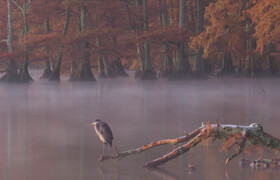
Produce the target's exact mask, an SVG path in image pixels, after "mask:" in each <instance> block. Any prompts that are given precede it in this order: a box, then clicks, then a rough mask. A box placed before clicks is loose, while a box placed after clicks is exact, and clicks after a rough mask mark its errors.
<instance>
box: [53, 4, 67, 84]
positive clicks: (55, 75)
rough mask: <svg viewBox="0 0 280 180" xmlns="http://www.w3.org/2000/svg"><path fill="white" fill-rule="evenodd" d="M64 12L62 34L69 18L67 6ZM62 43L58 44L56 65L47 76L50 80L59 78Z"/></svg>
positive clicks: (64, 33)
mask: <svg viewBox="0 0 280 180" xmlns="http://www.w3.org/2000/svg"><path fill="white" fill-rule="evenodd" d="M65 13H66V18H65V23H64V28H63V31H62V35H63V36H65V35H66V33H67V30H68V24H69V19H70V13H69V9H68V7H67V8H66V10H65ZM63 49H64V47H63V45H60V47H59V49H58V56H57V62H56V66H55V68H54V70H53V72H52V74H51V76H50V78H49V80H50V81H59V80H60V69H61V62H62V56H63Z"/></svg>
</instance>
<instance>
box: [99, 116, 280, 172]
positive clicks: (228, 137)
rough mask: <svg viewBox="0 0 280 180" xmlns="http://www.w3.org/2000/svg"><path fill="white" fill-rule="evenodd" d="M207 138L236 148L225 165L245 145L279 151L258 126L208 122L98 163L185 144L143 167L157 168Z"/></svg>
mask: <svg viewBox="0 0 280 180" xmlns="http://www.w3.org/2000/svg"><path fill="white" fill-rule="evenodd" d="M207 138H212V139H213V140H217V139H218V140H221V141H223V142H227V141H230V142H231V141H233V143H231V145H230V146H229V147H228V149H230V148H232V147H233V146H238V148H237V151H236V152H235V153H234V154H233V155H232V156H231V157H229V158H228V159H227V160H226V164H227V163H228V162H229V161H230V160H232V159H233V158H235V157H237V156H238V155H240V154H241V153H242V152H243V150H244V148H245V146H246V144H247V143H248V144H252V145H261V146H264V147H268V148H271V149H275V150H280V140H279V139H278V138H275V137H273V136H271V135H270V134H268V133H266V132H264V131H263V128H262V126H261V125H260V124H257V123H253V124H250V125H249V126H240V125H220V124H218V123H217V124H210V123H209V122H208V123H206V124H203V125H202V126H201V127H200V128H198V129H196V130H194V131H193V132H192V133H190V134H186V135H185V136H182V137H178V138H175V139H166V140H160V141H155V142H152V143H150V144H146V145H144V146H141V147H139V148H136V149H132V150H128V151H124V152H118V151H117V150H116V154H111V155H107V156H101V158H100V161H104V160H109V159H117V158H123V157H126V156H129V155H134V154H140V153H142V152H144V151H146V150H149V149H151V148H154V147H157V146H160V145H165V144H171V145H172V144H177V143H182V142H186V144H184V145H182V146H180V147H178V148H176V149H174V150H173V151H171V152H169V153H167V154H165V155H163V156H161V157H159V158H157V159H155V160H153V161H150V162H148V163H146V164H145V165H144V167H146V168H151V167H157V166H159V165H162V164H165V163H166V162H168V161H170V160H171V159H174V158H176V157H178V156H180V155H182V154H184V153H186V152H188V151H189V150H190V149H191V148H193V147H195V146H196V145H198V144H199V143H201V142H202V141H203V140H205V139H207Z"/></svg>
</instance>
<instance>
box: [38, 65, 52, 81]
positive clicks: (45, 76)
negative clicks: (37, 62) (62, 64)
mask: <svg viewBox="0 0 280 180" xmlns="http://www.w3.org/2000/svg"><path fill="white" fill-rule="evenodd" d="M51 74H52V70H51V64H50V62H49V61H46V62H45V67H44V71H43V75H42V76H41V77H40V79H49V78H50V76H51Z"/></svg>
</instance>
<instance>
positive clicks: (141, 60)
mask: <svg viewBox="0 0 280 180" xmlns="http://www.w3.org/2000/svg"><path fill="white" fill-rule="evenodd" d="M137 36H138V34H137ZM136 46H137V59H138V69H137V70H136V72H135V74H134V77H135V78H140V77H141V76H142V75H143V72H144V64H145V63H144V60H145V58H144V52H143V48H141V46H140V43H139V42H137V43H136Z"/></svg>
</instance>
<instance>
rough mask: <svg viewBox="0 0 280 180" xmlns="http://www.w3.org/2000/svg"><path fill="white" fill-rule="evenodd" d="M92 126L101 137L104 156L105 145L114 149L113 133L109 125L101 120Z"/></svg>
mask: <svg viewBox="0 0 280 180" xmlns="http://www.w3.org/2000/svg"><path fill="white" fill-rule="evenodd" d="M90 125H94V129H95V132H96V134H97V135H98V136H99V138H100V140H101V141H102V142H103V154H104V148H105V147H104V145H106V146H108V145H110V147H112V141H113V139H114V138H113V133H112V131H111V128H110V127H109V125H108V124H107V123H105V122H102V121H101V120H99V119H97V120H95V121H93V122H92V123H91V124H90Z"/></svg>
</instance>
